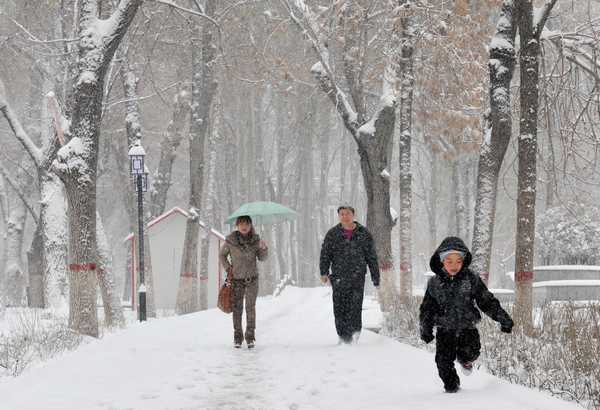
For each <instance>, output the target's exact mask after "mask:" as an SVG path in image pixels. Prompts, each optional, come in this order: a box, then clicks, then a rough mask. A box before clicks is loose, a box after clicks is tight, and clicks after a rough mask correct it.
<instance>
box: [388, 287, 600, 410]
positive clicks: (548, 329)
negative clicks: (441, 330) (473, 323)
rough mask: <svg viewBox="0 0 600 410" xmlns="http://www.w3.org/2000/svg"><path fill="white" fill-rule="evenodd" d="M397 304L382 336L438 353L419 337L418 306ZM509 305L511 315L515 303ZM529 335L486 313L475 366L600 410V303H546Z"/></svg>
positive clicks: (481, 328) (511, 380)
mask: <svg viewBox="0 0 600 410" xmlns="http://www.w3.org/2000/svg"><path fill="white" fill-rule="evenodd" d="M420 303H421V298H415V299H413V303H410V304H401V303H399V302H398V303H395V304H394V306H395V307H394V308H392V310H391V311H390V312H389V313H386V314H385V315H384V322H383V328H382V331H381V334H384V335H386V336H388V337H391V338H393V339H396V340H399V341H401V342H403V343H407V344H411V345H413V346H416V347H420V348H423V349H426V350H428V351H431V352H433V351H435V343H430V344H428V345H426V344H425V343H423V342H422V341H420V340H419V322H418V318H419V306H420ZM504 307H505V309H506V310H507V312H509V314H511V316H512V307H513V305H512V304H506V305H505V306H504ZM534 318H535V319H534V321H535V329H534V333H533V335H531V336H527V335H525V334H524V333H522V332H521V331H520V330H519V329H518V327H515V329H514V331H513V333H511V334H506V333H502V332H501V331H500V325H499V324H498V323H497V322H494V321H493V320H491V319H490V318H488V317H487V316H486V315H483V320H482V321H481V323H480V324H479V326H478V329H479V333H480V335H481V346H482V348H481V356H480V357H479V359H478V360H477V361H476V362H475V367H476V368H477V369H478V370H480V371H486V372H488V373H490V374H493V375H495V376H497V377H500V378H502V379H505V380H508V381H510V382H511V383H515V384H521V385H523V386H526V387H529V388H534V389H539V390H542V391H546V392H548V393H550V394H552V395H553V396H557V397H560V398H562V399H564V400H567V401H575V402H577V403H579V404H581V405H582V406H583V407H584V408H586V409H590V410H592V409H598V410H600V395H599V394H598V392H599V391H600V367H599V366H598V363H600V303H599V302H589V303H583V304H582V303H575V302H570V303H558V302H554V303H552V304H546V305H544V306H542V307H540V308H539V309H536V310H535V312H534Z"/></svg>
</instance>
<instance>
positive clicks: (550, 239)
mask: <svg viewBox="0 0 600 410" xmlns="http://www.w3.org/2000/svg"><path fill="white" fill-rule="evenodd" d="M598 226H600V209H598V207H597V206H595V205H590V204H586V203H580V202H569V203H566V204H561V205H557V206H554V207H552V208H550V209H548V210H547V211H546V212H545V213H543V214H541V215H539V216H538V218H537V220H536V242H535V244H536V246H535V249H536V254H537V257H538V258H539V259H540V261H541V263H542V265H597V264H599V263H600V232H599V231H598Z"/></svg>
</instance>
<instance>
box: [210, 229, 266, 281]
mask: <svg viewBox="0 0 600 410" xmlns="http://www.w3.org/2000/svg"><path fill="white" fill-rule="evenodd" d="M259 244H260V236H258V235H257V234H255V233H253V232H249V233H248V235H246V237H244V236H243V235H242V234H241V233H240V232H239V231H234V232H232V233H230V234H229V235H227V238H225V245H223V247H222V248H221V252H219V261H221V265H222V266H223V268H224V269H225V271H227V270H228V269H229V267H230V266H233V278H234V279H246V278H255V277H258V267H257V266H256V260H257V259H258V260H259V261H264V260H266V259H267V257H268V255H269V250H268V249H262V248H261V247H260V246H259ZM228 256H229V258H227V257H228Z"/></svg>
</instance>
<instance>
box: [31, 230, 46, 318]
mask: <svg viewBox="0 0 600 410" xmlns="http://www.w3.org/2000/svg"><path fill="white" fill-rule="evenodd" d="M43 248H44V239H43V233H42V226H41V224H38V226H37V228H36V229H35V233H34V234H33V240H32V241H31V245H30V246H29V249H28V250H27V263H28V268H29V286H28V287H27V299H28V302H29V303H28V305H29V307H31V308H41V309H43V308H44V307H45V306H46V303H45V300H44V256H43V255H44V249H43Z"/></svg>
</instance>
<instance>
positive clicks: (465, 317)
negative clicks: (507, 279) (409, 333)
mask: <svg viewBox="0 0 600 410" xmlns="http://www.w3.org/2000/svg"><path fill="white" fill-rule="evenodd" d="M447 250H456V251H460V252H464V254H465V257H464V260H463V266H462V269H461V270H460V272H458V273H457V274H456V275H455V276H454V277H452V276H451V275H450V274H449V273H447V272H446V271H445V270H444V269H443V267H444V265H443V264H442V261H441V260H440V252H444V251H447ZM471 260H472V255H471V252H470V251H469V248H467V246H466V245H465V243H464V242H463V241H462V240H461V239H460V238H457V237H452V236H451V237H448V238H446V239H444V240H443V241H442V243H441V244H440V246H439V247H438V248H437V250H436V251H435V252H434V254H433V256H432V257H431V260H430V262H429V266H430V267H431V270H432V271H433V272H434V273H435V276H434V277H432V278H431V279H429V282H428V283H427V289H426V291H425V297H424V299H423V303H422V304H421V308H420V318H419V319H420V327H421V329H420V330H421V337H422V338H423V336H425V338H424V340H425V339H427V338H429V339H432V338H433V337H432V336H433V327H434V326H438V327H441V328H444V329H448V330H460V329H467V328H474V327H475V326H476V325H477V323H479V321H480V320H481V314H480V313H479V310H478V309H477V307H479V309H481V310H482V311H483V312H484V313H485V314H487V315H488V316H489V317H491V318H492V319H493V320H495V321H496V322H500V324H501V325H502V327H503V330H504V331H510V329H511V328H512V326H513V321H512V319H511V318H510V316H509V315H508V313H506V311H505V310H504V309H503V308H502V306H500V302H499V301H498V299H496V297H495V296H494V295H493V294H492V293H491V292H490V291H489V290H488V289H487V287H486V286H485V284H484V283H483V281H482V280H481V278H480V277H479V274H477V273H475V272H473V271H472V270H471V269H469V265H470V264H471ZM476 303H477V305H476Z"/></svg>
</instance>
